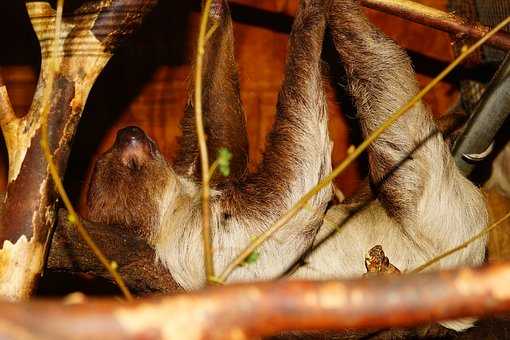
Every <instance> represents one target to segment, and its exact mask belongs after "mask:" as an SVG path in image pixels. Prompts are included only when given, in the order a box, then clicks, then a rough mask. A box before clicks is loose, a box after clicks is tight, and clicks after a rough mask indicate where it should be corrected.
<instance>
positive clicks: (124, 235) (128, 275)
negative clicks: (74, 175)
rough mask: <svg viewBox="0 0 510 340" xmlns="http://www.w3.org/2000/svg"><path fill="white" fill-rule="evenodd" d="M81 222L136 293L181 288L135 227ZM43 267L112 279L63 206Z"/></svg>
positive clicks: (54, 270) (143, 293) (49, 270)
mask: <svg viewBox="0 0 510 340" xmlns="http://www.w3.org/2000/svg"><path fill="white" fill-rule="evenodd" d="M82 223H83V224H84V226H85V228H86V229H87V231H88V232H89V234H90V236H91V237H92V238H93V239H94V240H95V242H96V244H97V246H98V247H100V248H101V249H103V252H104V253H105V256H106V257H108V258H109V259H111V260H114V261H115V262H116V263H117V270H118V272H119V274H120V275H121V276H122V277H123V278H124V280H125V281H126V284H127V285H128V287H129V288H130V289H131V290H133V291H134V292H135V293H137V294H141V295H147V294H151V293H165V294H170V293H175V292H177V291H180V290H181V289H180V287H179V286H178V285H177V283H176V282H175V281H174V280H173V278H172V275H171V274H170V273H169V272H168V270H167V269H165V268H164V267H163V266H162V265H159V264H158V263H156V259H155V252H154V249H152V248H151V247H150V246H149V245H148V244H147V243H146V241H145V240H143V239H141V238H140V237H138V236H137V235H138V233H137V232H136V231H135V230H132V229H130V228H128V227H123V226H117V225H105V224H98V223H92V222H88V221H85V220H82ZM46 271H47V272H59V273H65V274H69V275H75V274H76V275H77V274H82V273H89V274H92V275H94V276H96V277H101V278H103V279H106V280H109V281H111V282H113V281H112V277H111V275H110V274H109V272H108V271H107V270H106V269H105V267H104V266H103V265H102V264H101V263H100V262H99V261H98V259H97V257H96V256H95V254H94V253H93V252H92V251H91V249H90V247H89V246H88V245H87V244H86V243H85V242H84V241H83V238H82V237H81V236H80V234H79V232H78V231H77V230H76V228H75V226H74V225H73V224H72V223H70V222H69V220H68V219H67V211H66V210H64V209H61V210H60V211H59V216H58V225H57V227H56V229H55V234H54V235H53V241H52V243H51V249H50V253H49V258H48V264H47V269H46Z"/></svg>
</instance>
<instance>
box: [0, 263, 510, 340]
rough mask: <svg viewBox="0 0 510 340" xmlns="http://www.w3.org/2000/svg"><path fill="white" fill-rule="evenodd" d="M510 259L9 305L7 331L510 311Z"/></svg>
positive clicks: (335, 325) (132, 333)
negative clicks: (125, 299)
mask: <svg viewBox="0 0 510 340" xmlns="http://www.w3.org/2000/svg"><path fill="white" fill-rule="evenodd" d="M508 282H510V264H508V263H507V264H499V265H491V266H488V267H485V268H481V269H459V270H454V271H447V272H441V273H429V274H420V275H412V276H411V275H409V276H399V275H397V276H384V277H376V278H370V279H358V280H353V281H326V282H296V281H288V282H284V281H280V282H274V283H252V284H243V285H233V286H227V287H218V288H211V289H207V290H204V291H199V292H194V293H189V294H185V295H175V296H168V297H161V298H155V299H144V300H139V301H136V302H135V303H131V304H127V303H121V302H118V301H115V300H92V301H89V302H88V303H83V304H80V303H78V304H65V303H62V302H61V301H34V302H30V303H18V304H11V303H6V302H3V303H0V323H1V324H2V327H0V336H1V337H15V336H18V337H19V336H22V335H23V336H25V337H27V336H28V335H31V336H34V337H37V338H40V337H45V338H74V339H86V338H89V339H90V338H101V339H140V338H143V339H159V338H167V339H245V338H249V337H255V336H260V335H269V334H275V333H278V332H281V331H287V330H328V329H329V330H342V329H345V328H349V329H363V328H374V327H394V326H411V325H419V324H423V323H428V322H432V321H439V320H444V319H449V318H459V317H467V316H475V315H476V316H480V315H487V314H491V313H499V312H505V311H510V285H508Z"/></svg>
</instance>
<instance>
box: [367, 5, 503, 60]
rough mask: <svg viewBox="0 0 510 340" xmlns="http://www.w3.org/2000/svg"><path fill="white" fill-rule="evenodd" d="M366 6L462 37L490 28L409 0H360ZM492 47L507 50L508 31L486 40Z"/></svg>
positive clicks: (483, 32) (482, 33)
mask: <svg viewBox="0 0 510 340" xmlns="http://www.w3.org/2000/svg"><path fill="white" fill-rule="evenodd" d="M360 3H361V4H362V5H363V6H365V7H368V8H372V9H376V10H378V11H381V12H385V13H388V14H392V15H396V16H398V17H401V18H403V19H406V20H410V21H414V22H416V23H419V24H422V25H425V26H429V27H432V28H436V29H438V30H440V31H444V32H449V33H454V34H457V35H459V36H460V37H461V38H462V37H470V38H474V39H480V38H481V37H483V36H484V35H485V34H487V32H489V31H490V30H491V29H490V27H487V26H483V25H480V24H469V23H468V22H467V21H466V19H463V18H461V17H459V16H456V15H454V14H452V13H447V12H443V11H441V10H439V9H435V8H432V7H429V6H426V5H422V4H420V3H417V2H415V1H410V0H360ZM487 44H489V45H492V46H494V47H497V48H500V49H504V50H509V49H510V33H507V32H504V31H501V32H498V33H497V34H495V35H494V36H493V37H492V38H490V39H489V40H488V41H487Z"/></svg>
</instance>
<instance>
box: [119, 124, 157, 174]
mask: <svg viewBox="0 0 510 340" xmlns="http://www.w3.org/2000/svg"><path fill="white" fill-rule="evenodd" d="M115 147H116V148H117V149H118V150H119V151H120V159H121V162H122V163H123V164H124V165H125V166H127V167H128V168H130V169H137V170H138V169H140V168H141V167H142V166H143V165H144V164H145V162H147V161H148V160H149V159H152V158H153V153H154V150H153V149H154V147H153V143H152V141H151V140H150V139H149V137H147V135H146V134H145V132H143V130H142V129H140V128H139V127H137V126H128V127H126V128H123V129H122V130H119V131H118V132H117V138H116V140H115Z"/></svg>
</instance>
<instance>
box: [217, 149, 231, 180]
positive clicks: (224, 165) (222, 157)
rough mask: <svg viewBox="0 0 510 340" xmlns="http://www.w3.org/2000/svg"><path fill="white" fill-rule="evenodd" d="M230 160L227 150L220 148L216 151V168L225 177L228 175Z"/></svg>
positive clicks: (229, 153)
mask: <svg viewBox="0 0 510 340" xmlns="http://www.w3.org/2000/svg"><path fill="white" fill-rule="evenodd" d="M231 159H232V153H231V152H230V151H229V150H228V149H227V148H221V149H219V150H218V160H217V161H218V168H219V170H220V172H221V174H222V175H223V176H225V177H227V176H228V175H230V160H231Z"/></svg>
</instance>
